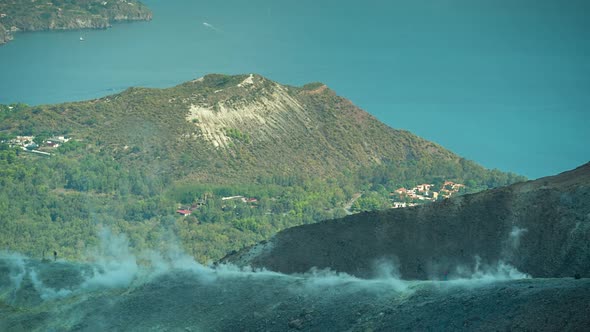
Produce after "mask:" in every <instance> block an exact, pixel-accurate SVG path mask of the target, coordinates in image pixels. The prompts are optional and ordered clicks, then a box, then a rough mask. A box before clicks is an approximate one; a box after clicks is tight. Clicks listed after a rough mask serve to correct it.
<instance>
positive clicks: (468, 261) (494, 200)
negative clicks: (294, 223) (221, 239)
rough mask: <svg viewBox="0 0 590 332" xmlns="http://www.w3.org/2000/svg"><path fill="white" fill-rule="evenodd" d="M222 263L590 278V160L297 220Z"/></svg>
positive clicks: (419, 274) (365, 272) (362, 273)
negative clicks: (472, 189)
mask: <svg viewBox="0 0 590 332" xmlns="http://www.w3.org/2000/svg"><path fill="white" fill-rule="evenodd" d="M222 262H231V263H235V264H238V265H242V266H245V265H250V266H252V267H257V268H260V267H264V268H267V269H270V270H273V271H278V272H283V273H297V272H305V271H308V270H310V269H311V268H312V267H316V268H320V269H324V268H330V269H332V270H335V271H340V272H346V273H349V274H352V275H355V276H359V277H372V276H375V275H376V273H378V272H377V271H378V265H380V264H381V263H382V262H390V263H392V264H393V265H396V266H397V268H398V269H399V272H400V273H401V277H402V278H403V279H443V278H446V277H447V275H448V274H453V273H457V271H458V270H461V269H465V268H466V269H467V270H469V271H471V272H474V271H476V270H477V268H479V267H484V266H488V267H489V266H495V265H497V264H499V263H506V264H510V265H512V266H514V267H516V268H517V269H518V270H519V271H521V272H524V273H527V274H529V275H531V276H533V277H540V278H549V277H573V276H574V275H575V274H580V275H581V276H583V277H589V276H590V163H589V164H585V165H583V166H581V167H579V168H577V169H575V170H573V171H569V172H565V173H562V174H559V175H557V176H552V177H546V178H541V179H538V180H535V181H528V182H523V183H518V184H514V185H511V186H508V187H502V188H497V189H493V190H488V191H485V192H481V193H477V194H473V195H465V196H459V197H454V198H451V199H447V200H443V201H439V202H436V203H433V204H428V205H424V206H419V207H413V208H405V209H392V210H387V211H381V212H372V213H361V214H357V215H352V216H348V217H346V218H343V219H339V220H331V221H326V222H321V223H318V224H313V225H304V226H299V227H294V228H291V229H287V230H285V231H283V232H280V233H278V234H277V235H276V236H274V237H273V238H271V239H270V240H269V241H268V242H264V243H261V244H258V245H256V246H254V247H251V248H247V249H245V250H242V251H241V252H238V253H233V254H230V255H228V256H227V257H225V258H224V259H223V260H222ZM476 265H477V266H476Z"/></svg>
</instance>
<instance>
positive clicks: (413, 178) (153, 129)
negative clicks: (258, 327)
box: [0, 75, 523, 262]
mask: <svg viewBox="0 0 590 332" xmlns="http://www.w3.org/2000/svg"><path fill="white" fill-rule="evenodd" d="M244 79H245V76H231V77H225V76H221V75H213V76H210V77H206V78H205V79H203V80H201V81H199V82H197V81H195V82H190V83H186V84H183V85H180V86H178V87H175V88H171V89H163V90H156V89H139V88H133V89H129V90H127V91H125V92H123V93H121V94H118V95H114V96H109V97H105V98H101V99H98V100H93V101H88V102H81V103H68V104H61V105H46V106H36V107H28V106H26V105H23V104H19V105H10V106H8V105H3V106H0V120H2V121H0V141H2V142H3V143H1V145H0V227H2V230H3V231H2V232H0V248H1V249H9V250H17V251H20V252H24V253H29V254H30V255H32V256H37V257H39V256H41V255H42V253H43V251H44V250H48V251H50V250H57V251H58V252H59V253H60V255H62V256H65V257H69V258H80V257H83V255H84V253H85V251H86V249H87V248H88V247H91V246H92V245H93V244H94V243H95V242H96V237H95V232H96V228H97V225H108V226H110V227H111V228H113V229H114V230H115V231H120V232H125V233H127V234H128V235H129V237H130V240H131V242H132V244H133V245H134V246H135V247H137V248H158V247H159V246H160V245H161V244H162V243H161V241H162V238H163V236H162V235H163V234H164V232H167V231H169V230H173V231H174V232H175V233H176V235H177V236H178V237H179V238H180V239H181V240H182V244H183V246H184V247H185V248H186V249H187V251H188V252H189V253H191V254H193V255H194V256H195V257H197V258H198V259H199V260H200V261H202V262H206V261H208V260H214V259H219V258H220V257H222V256H223V255H225V254H226V253H227V252H229V251H231V250H237V249H241V248H242V247H244V246H247V245H250V244H253V243H255V242H257V241H260V240H263V239H265V238H268V237H269V236H271V235H272V234H274V233H276V232H277V231H279V230H282V229H284V228H287V227H291V226H295V225H301V224H307V223H313V222H317V221H320V220H324V219H330V218H336V217H341V216H344V215H345V214H346V213H350V210H353V211H360V210H371V209H382V208H388V207H390V205H391V204H390V203H391V202H390V201H389V195H390V193H391V192H392V191H394V190H395V189H397V188H399V187H401V186H405V187H411V186H414V185H417V184H419V183H425V182H426V183H442V182H444V181H446V180H452V181H458V182H460V183H464V184H467V188H466V192H472V191H478V190H481V189H486V188H490V187H495V186H500V185H504V184H508V183H512V182H515V181H518V180H522V179H523V178H522V177H518V176H516V175H514V174H508V173H503V172H499V171H495V170H494V171H489V170H485V169H483V168H482V167H480V166H478V165H476V164H474V163H473V162H470V161H467V160H465V159H461V158H459V157H457V156H455V155H453V154H452V153H450V152H449V151H447V150H444V149H443V148H441V147H439V146H437V145H435V144H433V143H430V142H427V141H425V140H422V139H420V138H418V137H416V136H414V135H412V134H411V133H409V132H406V131H399V130H393V129H391V128H389V127H387V126H385V125H383V124H382V123H379V122H378V121H377V120H376V119H374V118H372V117H371V116H370V115H369V114H367V113H365V112H363V111H361V110H359V109H358V108H356V107H354V105H352V104H350V102H348V101H346V100H345V99H343V98H340V97H338V96H336V95H335V94H334V93H333V92H331V91H329V90H326V91H323V92H321V93H314V94H308V93H307V92H308V91H309V90H307V89H299V88H293V87H282V88H277V87H276V84H275V83H274V82H272V81H269V80H266V79H263V78H261V77H256V84H255V86H253V87H249V88H248V89H246V88H236V87H235V85H236V84H239V83H240V82H241V81H242V80H244ZM220 89H223V91H219V90H220ZM277 89H278V90H277ZM215 91H217V92H215ZM269 91H270V92H269ZM279 92H281V93H285V94H288V95H285V96H282V97H281V96H280V95H278V93H279ZM268 96H273V98H275V99H277V98H287V97H288V98H290V99H289V100H293V101H294V102H297V103H299V104H301V105H305V108H303V109H299V108H293V109H289V110H287V111H286V112H284V114H283V113H280V114H279V115H276V114H271V113H269V114H270V115H268V116H269V117H270V116H274V117H275V118H272V119H273V121H279V120H282V119H283V118H285V117H287V119H288V120H289V121H290V122H289V123H290V126H288V127H287V126H285V127H284V128H282V129H281V130H280V131H278V130H275V131H271V129H272V128H268V127H264V126H263V125H261V124H260V123H259V122H254V123H251V122H248V121H250V120H248V121H245V122H240V123H238V124H237V125H235V126H234V125H232V126H225V127H223V128H222V129H220V132H219V133H220V134H225V135H227V137H228V140H230V141H231V144H230V145H228V146H227V147H224V148H222V147H217V148H216V147H214V146H213V145H212V144H211V142H209V141H207V139H206V138H205V136H204V134H203V130H204V129H203V128H204V127H201V126H204V125H206V123H207V121H205V120H203V121H197V122H193V121H191V120H189V119H188V118H187V114H188V112H189V108H190V107H191V105H193V104H194V103H198V102H201V103H206V104H207V105H222V106H224V107H227V105H228V104H227V103H228V101H231V102H232V103H235V104H236V105H243V104H245V103H246V104H247V103H249V102H252V101H256V100H257V99H260V98H268V100H272V99H270V97H268ZM220 103H221V104H220ZM294 107H295V106H294ZM265 112H267V110H265ZM269 112H270V111H269ZM294 114H296V115H297V116H298V117H300V118H301V119H304V120H301V122H297V121H295V120H292V119H291V118H288V117H292V116H294ZM306 118H309V122H306V121H307V120H306ZM269 119H270V118H269ZM22 135H33V136H35V141H38V142H37V143H39V145H40V148H39V149H41V150H42V151H45V152H47V153H50V154H51V156H45V155H39V154H34V153H31V152H27V151H24V150H22V148H20V147H15V146H14V144H11V143H10V142H11V140H12V139H13V138H14V137H16V136H22ZM57 135H67V136H69V137H71V138H72V139H71V140H69V141H68V142H67V143H64V144H62V145H60V146H59V147H57V148H56V147H48V146H44V144H43V141H46V140H47V139H49V138H51V137H53V136H57ZM269 135H272V137H269ZM40 138H42V139H40ZM359 194H362V195H361V197H360V198H358V197H359ZM232 196H235V197H233V198H229V197H232ZM353 198H358V199H357V200H356V201H354V199H353ZM350 205H352V207H350V208H349V206H350ZM177 210H183V211H190V215H188V213H184V212H183V214H187V215H186V216H183V215H180V214H179V213H177ZM347 210H348V211H347Z"/></svg>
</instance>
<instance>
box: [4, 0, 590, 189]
mask: <svg viewBox="0 0 590 332" xmlns="http://www.w3.org/2000/svg"><path fill="white" fill-rule="evenodd" d="M144 3H146V4H147V5H148V6H149V7H150V8H152V10H153V12H154V20H153V21H152V22H148V23H132V24H119V25H116V26H115V27H113V28H112V29H109V30H106V31H94V30H93V31H68V32H43V33H25V34H17V35H16V38H15V40H14V41H13V42H10V43H9V44H7V45H5V46H2V47H0V103H9V102H16V101H23V102H26V103H28V104H39V103H56V102H61V101H71V100H82V99H89V98H94V97H98V96H104V95H107V94H111V93H114V92H117V91H120V90H122V89H124V88H126V87H128V86H135V85H141V86H153V87H166V86H172V85H175V84H178V83H181V82H183V81H186V80H190V79H193V78H196V77H199V76H202V75H204V74H207V73H227V74H240V73H251V72H254V73H259V74H262V75H264V76H267V77H268V78H270V79H273V80H276V81H278V82H280V83H285V84H292V85H301V84H304V83H307V82H312V81H321V82H324V83H326V84H328V85H329V86H330V87H331V88H332V89H334V90H335V91H336V92H337V93H338V94H340V95H342V96H344V97H346V98H349V99H350V100H352V101H353V102H354V103H355V104H357V105H359V106H360V107H362V108H363V109H365V110H366V111H368V112H370V113H371V114H373V115H375V116H376V117H377V118H379V119H380V120H382V121H384V122H385V123H387V124H388V125H390V126H392V127H394V128H403V129H408V130H410V131H412V132H414V133H416V134H418V135H420V136H422V137H424V138H426V139H429V140H433V141H435V142H437V143H439V144H441V145H443V146H445V147H447V148H449V149H450V150H452V151H454V152H456V153H457V154H459V155H462V156H464V157H466V158H468V159H472V160H475V161H476V162H478V163H480V164H482V165H484V166H485V167H489V168H499V169H501V170H506V171H513V172H516V173H519V174H523V175H525V176H528V177H530V178H536V177H540V176H545V175H552V174H555V173H558V172H561V171H565V170H568V169H571V168H574V167H576V166H578V165H580V164H583V163H585V162H587V161H589V160H590V147H589V145H588V142H590V130H589V127H590V1H559V0H540V1H532V0H511V1H504V0H494V1H491V0H490V1H486V0H481V1H473V0H428V1H427V0H407V1H396V0H392V1H343V0H339V1H333V0H324V1H317V0H316V1H310V0H301V1H276V0H275V1H272V0H254V1H243V0H230V1H193V0H166V1H163V0H145V1H144ZM81 35H82V36H84V39H85V41H84V42H80V41H79V37H80V36H81Z"/></svg>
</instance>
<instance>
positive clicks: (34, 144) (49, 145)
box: [0, 136, 71, 156]
mask: <svg viewBox="0 0 590 332" xmlns="http://www.w3.org/2000/svg"><path fill="white" fill-rule="evenodd" d="M70 140H71V138H70V137H66V136H56V137H51V138H48V139H44V140H41V142H39V140H36V139H35V136H16V137H15V138H13V139H10V140H7V141H6V142H5V141H2V142H0V143H8V145H9V146H10V147H18V148H21V149H22V150H23V151H27V152H32V153H37V154H41V155H45V156H50V155H51V153H49V152H46V151H40V150H39V148H44V149H46V150H50V149H55V148H58V147H59V146H60V145H61V144H63V143H67V142H69V141H70Z"/></svg>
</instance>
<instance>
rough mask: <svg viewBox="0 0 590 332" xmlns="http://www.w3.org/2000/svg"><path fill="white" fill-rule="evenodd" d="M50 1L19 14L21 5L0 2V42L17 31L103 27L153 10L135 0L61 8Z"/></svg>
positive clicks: (148, 17) (141, 17)
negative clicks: (0, 3) (1, 3)
mask: <svg viewBox="0 0 590 332" xmlns="http://www.w3.org/2000/svg"><path fill="white" fill-rule="evenodd" d="M50 4H51V3H47V5H45V6H44V7H40V6H36V7H34V8H26V10H27V11H26V14H21V13H22V12H23V8H20V7H22V6H23V5H20V4H13V3H9V4H4V5H0V45H2V44H5V43H7V42H9V41H11V40H12V39H14V34H15V33H16V32H24V31H30V32H32V31H50V30H79V29H106V28H109V27H111V26H112V24H114V23H120V22H132V21H150V20H151V19H152V12H151V11H150V10H149V9H148V8H147V7H146V6H145V5H143V4H141V3H140V2H137V1H116V2H114V3H113V4H110V5H109V4H108V2H106V1H104V2H101V1H94V0H92V1H89V2H88V4H86V5H85V7H82V5H80V7H79V8H78V7H73V8H65V7H64V8H61V7H58V6H55V5H51V6H50ZM19 5H20V7H19V8H15V7H17V6H19ZM25 6H28V5H25ZM31 6H33V5H31Z"/></svg>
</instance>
